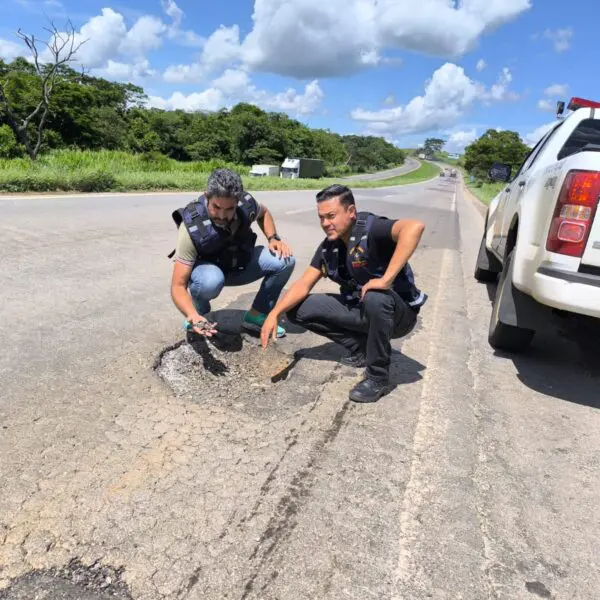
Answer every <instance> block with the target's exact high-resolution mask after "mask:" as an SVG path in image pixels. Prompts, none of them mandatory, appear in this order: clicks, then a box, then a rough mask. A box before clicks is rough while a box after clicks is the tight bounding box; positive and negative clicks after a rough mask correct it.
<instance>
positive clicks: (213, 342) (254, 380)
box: [156, 334, 332, 418]
mask: <svg viewBox="0 0 600 600" xmlns="http://www.w3.org/2000/svg"><path fill="white" fill-rule="evenodd" d="M315 356H317V358H316V359H310V358H306V357H302V354H301V353H294V354H291V353H289V352H286V351H284V350H283V349H282V348H280V347H279V346H278V345H277V343H271V344H269V346H268V347H267V349H266V350H263V349H262V348H261V346H260V343H259V341H258V340H257V339H255V338H253V337H251V336H248V335H245V334H242V335H226V334H219V335H218V336H215V337H214V338H208V339H206V338H202V337H201V336H198V335H195V334H189V335H188V337H187V340H185V341H183V342H182V343H180V344H178V345H176V346H175V347H172V348H168V349H167V350H165V351H164V352H163V353H162V355H161V356H160V358H159V360H158V361H157V364H156V373H157V374H158V376H159V377H161V378H162V379H163V380H164V381H165V382H166V383H167V384H168V385H169V387H170V388H171V389H172V390H173V391H174V392H175V394H177V395H178V396H185V397H188V398H190V400H192V401H194V402H197V403H200V404H209V403H210V404H212V405H219V406H221V407H228V408H233V409H235V410H240V411H242V412H245V413H248V414H251V415H252V416H255V417H260V418H272V417H274V416H277V415H279V414H281V413H282V412H283V413H285V412H287V411H288V410H297V409H298V408H299V407H302V406H304V405H306V404H310V403H311V402H313V401H314V400H315V398H316V397H317V396H318V393H319V389H320V387H321V386H322V385H323V384H324V383H325V382H326V381H327V379H328V378H329V377H330V374H331V366H332V365H331V364H329V365H326V364H324V363H323V360H322V357H320V356H318V355H315Z"/></svg>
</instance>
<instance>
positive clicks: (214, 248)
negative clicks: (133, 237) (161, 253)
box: [169, 194, 258, 272]
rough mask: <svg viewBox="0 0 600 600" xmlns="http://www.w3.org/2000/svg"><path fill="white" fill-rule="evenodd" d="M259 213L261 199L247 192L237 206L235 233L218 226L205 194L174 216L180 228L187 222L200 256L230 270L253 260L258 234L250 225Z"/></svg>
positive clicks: (237, 268) (241, 267)
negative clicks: (212, 219) (213, 219)
mask: <svg viewBox="0 0 600 600" xmlns="http://www.w3.org/2000/svg"><path fill="white" fill-rule="evenodd" d="M257 214H258V203H257V202H256V200H255V199H254V198H253V197H252V196H251V195H250V194H245V196H244V197H243V198H242V199H241V200H240V201H239V202H238V205H237V207H236V217H237V219H238V220H239V223H238V227H237V230H236V231H235V233H234V234H233V235H232V234H231V233H230V232H229V231H227V230H225V229H221V228H219V227H215V225H214V224H213V222H212V221H211V219H210V217H209V215H208V208H207V201H206V197H205V196H204V195H202V196H200V198H198V200H195V201H193V202H190V204H188V205H187V206H186V207H185V208H179V209H177V210H176V211H174V212H173V214H172V217H173V220H174V221H175V224H176V225H177V227H178V228H179V226H180V225H181V224H182V223H183V224H184V225H185V227H186V229H187V231H188V233H189V234H190V238H191V239H192V242H193V244H194V247H195V248H196V251H197V252H198V258H199V260H205V261H207V262H211V263H213V264H215V265H217V266H219V267H220V268H221V269H222V270H223V271H225V272H227V271H243V270H244V269H245V268H246V266H247V265H248V263H249V262H250V259H251V258H252V253H253V250H254V246H255V245H256V237H257V236H256V233H254V231H252V227H251V226H252V223H253V222H254V221H255V220H256V217H257ZM174 253H175V251H173V252H172V253H171V254H170V255H169V258H171V257H172V256H173V255H174Z"/></svg>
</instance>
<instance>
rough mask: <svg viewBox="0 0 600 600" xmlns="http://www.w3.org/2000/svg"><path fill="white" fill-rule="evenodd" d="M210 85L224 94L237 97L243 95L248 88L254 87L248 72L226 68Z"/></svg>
mask: <svg viewBox="0 0 600 600" xmlns="http://www.w3.org/2000/svg"><path fill="white" fill-rule="evenodd" d="M212 87H214V88H216V89H218V90H221V91H222V92H223V93H224V94H225V95H226V96H237V97H243V96H244V95H245V94H247V92H248V90H249V89H250V88H254V86H253V85H252V83H251V81H250V77H249V76H248V73H246V71H242V70H241V69H227V70H226V71H225V72H224V73H223V75H221V76H220V77H218V78H217V79H215V80H214V81H213V82H212Z"/></svg>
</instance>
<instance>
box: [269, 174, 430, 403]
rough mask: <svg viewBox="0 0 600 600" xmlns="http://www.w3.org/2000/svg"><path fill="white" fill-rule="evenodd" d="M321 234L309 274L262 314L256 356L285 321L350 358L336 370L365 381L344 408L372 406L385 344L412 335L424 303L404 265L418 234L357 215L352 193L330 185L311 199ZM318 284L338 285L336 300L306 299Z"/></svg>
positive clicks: (382, 388) (385, 364)
mask: <svg viewBox="0 0 600 600" xmlns="http://www.w3.org/2000/svg"><path fill="white" fill-rule="evenodd" d="M317 210H318V214H319V219H320V221H321V227H322V228H323V231H324V232H325V235H326V236H327V237H326V239H325V240H324V241H323V242H322V243H321V245H320V246H319V247H318V248H317V251H316V253H315V255H314V257H313V259H312V261H311V263H310V266H309V267H308V269H307V270H306V271H305V272H304V274H303V275H302V277H301V278H300V279H299V280H298V281H296V282H295V283H294V285H293V286H292V287H291V288H290V290H289V291H288V292H287V294H286V295H285V296H284V297H283V298H282V299H281V300H280V301H279V302H278V303H277V305H276V306H275V308H274V309H273V310H272V311H271V312H270V313H269V316H268V317H267V319H266V321H265V323H264V325H263V327H262V332H261V342H262V346H263V348H264V347H266V345H267V344H268V342H269V338H271V337H273V338H275V336H276V330H277V322H278V319H279V317H280V316H281V315H282V314H283V313H287V317H288V319H289V320H290V321H291V322H293V323H296V324H298V325H300V326H302V327H304V328H306V329H308V330H310V331H313V332H315V333H318V334H320V335H323V336H325V337H327V338H329V339H330V340H332V341H334V342H337V343H338V344H341V345H342V346H343V347H344V348H346V349H347V350H349V355H348V356H346V357H344V358H343V359H342V363H343V364H346V365H349V366H353V367H357V368H362V367H365V366H366V377H365V378H364V379H363V380H362V381H361V382H360V383H358V384H357V385H356V386H355V387H354V388H353V389H352V390H351V391H350V400H354V401H355V402H376V401H377V400H379V398H381V396H383V395H384V394H386V393H388V391H389V390H390V386H389V369H390V359H391V352H392V348H391V344H390V340H391V339H392V338H400V337H403V336H405V335H407V334H408V333H410V332H411V331H412V329H413V328H414V326H415V324H416V321H417V314H418V313H419V310H420V308H421V306H423V304H424V303H425V301H426V299H427V296H426V295H425V294H424V293H423V292H421V291H420V290H419V289H417V287H416V286H415V282H414V277H413V272H412V269H411V268H410V265H409V264H408V259H409V258H410V257H411V256H412V254H413V252H414V251H415V249H416V248H417V245H418V244H419V241H420V239H421V236H422V234H423V231H424V229H425V226H424V225H423V223H421V222H419V221H414V220H398V221H393V220H389V219H387V218H386V217H380V216H377V215H373V214H371V213H368V212H357V211H356V205H355V202H354V196H353V195H352V192H351V191H350V190H349V189H348V188H347V187H345V186H342V185H333V186H331V187H328V188H326V189H324V190H323V191H321V192H319V193H318V194H317ZM321 277H329V278H330V279H331V280H332V281H335V282H336V283H337V284H339V285H340V294H310V291H311V290H312V288H313V287H314V286H315V284H316V283H317V282H318V281H319V279H321Z"/></svg>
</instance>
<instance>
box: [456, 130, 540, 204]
mask: <svg viewBox="0 0 600 600" xmlns="http://www.w3.org/2000/svg"><path fill="white" fill-rule="evenodd" d="M530 151H531V149H530V148H529V147H528V146H527V145H526V144H524V143H523V141H522V140H521V137H520V136H519V134H518V133H517V132H515V131H496V130H495V129H488V131H486V132H485V133H484V134H483V135H482V136H481V137H480V138H479V139H478V140H476V141H474V142H473V143H472V144H471V145H470V146H467V148H466V149H465V154H464V156H463V157H462V159H460V160H459V163H458V164H459V166H460V167H464V170H463V172H464V173H465V182H466V183H467V187H468V188H469V189H470V190H471V191H472V192H473V193H474V194H475V195H476V196H477V197H478V198H479V199H480V200H481V201H482V202H484V203H485V204H489V203H490V202H491V201H492V199H493V198H494V197H495V196H496V195H497V194H498V193H499V192H500V190H501V189H502V188H503V187H504V186H505V185H506V184H505V183H498V182H493V181H490V180H489V178H488V171H489V169H490V167H491V166H492V164H493V163H495V162H500V163H504V164H509V165H511V167H512V174H513V176H514V175H515V174H516V172H517V171H518V170H519V168H520V166H521V165H522V164H523V162H524V161H525V159H526V158H527V156H528V154H529V152H530ZM471 177H472V178H473V179H474V181H470V179H471Z"/></svg>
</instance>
